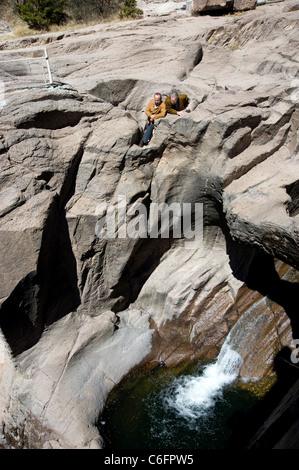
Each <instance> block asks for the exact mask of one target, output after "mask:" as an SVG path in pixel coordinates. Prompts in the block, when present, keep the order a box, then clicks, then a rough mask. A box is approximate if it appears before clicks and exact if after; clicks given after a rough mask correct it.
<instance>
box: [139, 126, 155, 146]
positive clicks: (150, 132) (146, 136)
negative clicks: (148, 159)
mask: <svg viewBox="0 0 299 470" xmlns="http://www.w3.org/2000/svg"><path fill="white" fill-rule="evenodd" d="M154 127H155V124H153V123H151V124H149V123H148V122H147V123H146V125H145V132H144V134H143V137H142V139H141V140H143V142H144V143H145V144H147V143H148V142H149V141H150V140H151V138H152V135H153V130H154Z"/></svg>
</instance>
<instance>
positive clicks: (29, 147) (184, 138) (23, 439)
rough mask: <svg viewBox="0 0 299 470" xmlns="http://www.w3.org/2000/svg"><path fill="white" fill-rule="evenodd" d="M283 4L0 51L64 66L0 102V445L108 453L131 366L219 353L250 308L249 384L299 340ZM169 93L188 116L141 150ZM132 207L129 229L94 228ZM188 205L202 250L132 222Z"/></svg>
mask: <svg viewBox="0 0 299 470" xmlns="http://www.w3.org/2000/svg"><path fill="white" fill-rule="evenodd" d="M285 6H286V5H280V4H277V5H271V6H269V5H265V6H262V7H259V8H258V9H257V10H255V11H250V12H246V13H244V14H243V15H240V16H238V17H232V16H230V17H224V16H221V17H205V18H203V17H182V16H178V17H175V16H169V17H162V18H161V17H156V18H145V19H141V20H138V21H128V22H123V23H119V24H104V25H98V26H94V27H92V28H89V29H86V30H81V31H73V32H66V33H59V34H58V33H52V34H48V35H44V36H41V37H39V38H23V39H19V40H15V41H7V42H5V43H1V44H0V47H1V49H2V50H3V51H6V52H7V53H8V54H9V53H12V52H13V51H14V50H15V51H16V50H17V49H22V50H23V51H26V50H29V49H28V48H30V47H31V46H32V45H33V44H34V46H35V47H44V46H45V45H46V46H47V50H48V54H49V57H50V65H51V70H52V74H53V78H54V83H53V85H52V86H43V87H37V86H35V87H32V88H28V89H27V90H24V89H22V88H21V89H18V90H16V89H15V90H13V91H11V90H10V89H9V88H8V86H7V87H6V89H5V95H4V99H3V100H2V101H1V103H0V106H1V117H0V126H1V140H0V156H1V193H0V213H1V231H0V237H1V245H0V246H1V259H2V264H1V271H0V276H1V283H0V286H1V296H0V298H1V306H0V326H1V331H2V333H1V336H0V342H1V343H0V354H1V358H2V364H3V366H2V368H1V369H0V372H1V374H2V375H1V381H2V382H1V384H2V387H1V395H0V413H1V416H2V422H3V426H2V441H1V442H2V445H3V446H4V447H11V448H101V447H102V446H103V445H104V443H103V442H102V438H101V436H100V435H99V432H98V429H97V428H96V426H95V423H96V421H97V418H98V416H99V414H100V413H101V411H102V409H103V406H104V404H105V400H106V398H107V396H108V394H109V392H110V391H111V389H112V388H113V387H114V386H115V385H117V384H118V383H119V382H120V381H121V379H122V378H123V377H124V376H125V375H126V374H127V373H128V372H130V371H131V370H133V369H134V368H137V367H138V366H140V365H146V366H149V367H153V366H155V365H156V364H158V363H159V362H160V361H163V362H164V363H165V364H166V366H171V365H174V364H178V363H180V362H183V361H195V360H197V359H199V358H209V359H213V358H216V357H217V355H218V353H219V351H220V349H221V346H222V344H223V343H224V341H225V338H226V337H227V335H228V333H229V332H230V330H231V329H232V327H233V326H234V325H236V324H237V323H238V322H239V321H240V319H242V318H243V315H244V314H245V313H246V312H248V311H249V310H250V309H251V310H250V312H251V311H253V312H254V313H253V315H252V316H251V317H250V318H251V320H250V321H251V323H250V325H251V330H250V331H251V337H250V341H246V338H245V337H244V338H243V340H242V341H244V347H243V349H242V351H243V365H242V369H241V371H240V374H241V376H242V377H244V378H249V377H264V376H267V375H270V376H271V375H273V374H274V371H273V361H274V358H275V356H276V354H277V353H278V352H279V351H280V350H281V349H282V348H283V347H291V343H292V339H293V338H296V337H299V336H298V330H297V327H296V314H298V312H297V311H296V306H295V307H294V305H295V299H296V298H298V272H297V270H298V269H299V251H298V242H299V212H298V207H299V206H298V204H299V202H298V201H299V199H298V197H299V192H298V181H299V180H298V175H299V171H298V170H299V159H298V52H297V51H298V35H297V28H298V21H299V16H298V12H297V11H296V10H295V11H292V12H290V11H289V10H288V9H285ZM1 66H2V67H3V65H1ZM20 73H23V74H24V75H25V74H26V73H27V72H26V70H25V69H24V71H23V72H22V71H21V70H18V74H20ZM10 75H11V70H10ZM10 78H11V77H10ZM173 88H176V89H178V90H179V91H181V92H183V93H187V94H188V96H189V97H190V99H191V109H192V111H191V113H189V114H185V115H184V116H183V117H177V116H169V115H168V116H167V117H166V118H164V119H161V120H160V121H159V122H158V123H157V126H156V129H155V132H154V136H153V138H152V140H151V141H150V143H149V145H147V146H145V147H143V148H140V147H139V146H138V145H136V144H138V142H139V140H140V137H141V135H142V132H143V128H144V124H145V113H144V111H145V106H146V104H147V102H148V101H149V99H151V98H152V97H153V94H154V93H155V92H160V93H162V95H163V98H165V97H166V96H167V95H168V93H169V92H170V90H171V89H173ZM123 201H125V203H126V209H127V208H129V211H128V212H127V214H126V215H127V216H128V218H127V220H126V225H125V228H126V234H125V236H123V233H124V232H123V230H124V226H122V225H119V226H117V229H118V231H117V230H116V231H115V232H114V237H109V236H106V237H104V236H102V235H100V232H99V224H101V221H102V220H103V217H105V216H106V217H108V214H109V210H110V213H112V214H113V216H115V217H116V218H117V217H118V214H119V213H120V210H121V209H120V205H119V204H120V203H122V202H123ZM184 203H188V204H189V205H190V207H192V211H193V217H194V218H195V221H196V220H197V219H196V214H197V212H198V211H200V210H202V213H201V212H200V214H201V215H202V218H200V220H202V221H203V230H202V238H200V243H199V244H197V245H196V246H192V247H190V246H188V245H187V244H186V242H188V241H189V242H190V240H186V239H184V237H177V236H175V235H174V234H173V236H166V237H165V238H161V237H158V238H156V237H151V236H150V234H149V233H147V234H146V236H145V235H144V234H143V236H139V237H135V236H133V235H132V234H136V232H138V230H140V226H141V225H140V224H141V221H144V220H145V219H144V218H143V219H141V218H140V214H141V208H142V210H145V211H146V221H148V219H150V217H151V214H152V212H151V211H152V210H153V207H154V204H156V205H158V204H165V205H168V206H170V205H171V204H177V205H178V206H179V207H182V205H183V204H184ZM168 206H167V207H168ZM176 207H177V206H176ZM196 211H197V212H196ZM143 215H144V213H143ZM180 216H181V217H183V216H182V213H180ZM107 220H109V219H106V221H107ZM110 220H111V219H110ZM117 220H120V219H117ZM169 220H170V219H169ZM147 223H148V222H146V224H147ZM173 223H174V222H173V221H172V222H171V221H170V225H171V226H172V225H173ZM146 227H147V228H148V225H146ZM172 228H174V226H172ZM184 234H185V233H183V235H184ZM296 335H297V336H296ZM242 344H243V343H242Z"/></svg>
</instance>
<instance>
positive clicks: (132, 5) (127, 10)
mask: <svg viewBox="0 0 299 470" xmlns="http://www.w3.org/2000/svg"><path fill="white" fill-rule="evenodd" d="M140 15H143V11H142V10H140V8H137V5H136V0H125V1H124V3H123V4H122V6H121V9H120V12H119V17H120V18H136V17H137V16H140Z"/></svg>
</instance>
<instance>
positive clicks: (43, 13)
mask: <svg viewBox="0 0 299 470" xmlns="http://www.w3.org/2000/svg"><path fill="white" fill-rule="evenodd" d="M65 4H66V0H54V1H49V0H26V1H25V2H24V3H22V4H21V3H19V4H18V9H19V12H20V16H21V18H22V20H24V21H25V22H26V23H27V24H28V26H29V28H34V29H44V30H48V29H49V26H50V25H51V24H57V25H59V24H61V23H62V22H63V21H64V20H65V12H64V8H65Z"/></svg>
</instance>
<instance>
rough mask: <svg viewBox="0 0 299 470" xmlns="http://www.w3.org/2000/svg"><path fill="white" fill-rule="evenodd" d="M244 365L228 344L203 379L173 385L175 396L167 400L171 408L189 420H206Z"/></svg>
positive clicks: (197, 378) (192, 379) (183, 380)
mask: <svg viewBox="0 0 299 470" xmlns="http://www.w3.org/2000/svg"><path fill="white" fill-rule="evenodd" d="M242 362H243V359H242V357H241V356H240V355H239V354H238V353H237V352H236V351H234V350H233V349H231V347H230V346H229V344H228V341H226V342H225V343H224V345H223V347H222V348H221V351H220V353H219V356H218V358H217V361H216V362H215V363H213V364H210V365H208V366H206V367H205V368H204V370H203V372H202V374H201V375H200V376H188V377H181V378H179V379H177V380H176V381H175V382H174V383H173V388H172V392H171V393H170V394H169V395H168V396H167V397H166V398H165V400H166V402H167V405H168V406H170V407H171V408H174V409H175V410H176V411H177V412H178V413H179V415H180V416H182V417H185V418H199V417H201V416H203V415H204V414H205V413H206V412H207V411H208V410H209V409H210V408H211V407H212V406H213V405H214V403H215V400H216V399H217V398H219V397H220V396H221V392H222V390H223V387H225V386H226V385H229V384H230V383H232V382H234V381H235V380H236V378H237V377H238V373H239V370H240V367H241V365H242Z"/></svg>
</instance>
